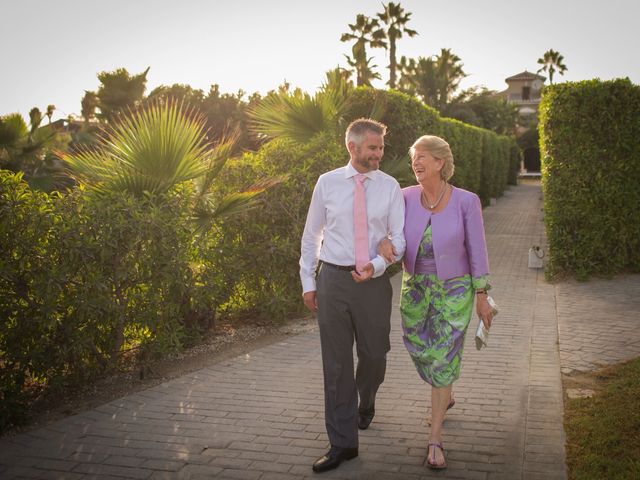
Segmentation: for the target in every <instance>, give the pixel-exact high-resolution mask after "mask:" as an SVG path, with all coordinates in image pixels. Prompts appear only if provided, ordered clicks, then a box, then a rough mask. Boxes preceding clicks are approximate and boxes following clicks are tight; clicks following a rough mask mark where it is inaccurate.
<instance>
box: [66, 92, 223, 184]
mask: <svg viewBox="0 0 640 480" xmlns="http://www.w3.org/2000/svg"><path fill="white" fill-rule="evenodd" d="M208 152H209V145H208V144H207V143H206V142H205V141H204V120H203V119H202V117H199V116H197V115H194V114H193V113H192V112H191V111H189V110H184V109H183V108H182V107H181V106H179V105H178V104H176V103H172V102H169V103H164V104H159V103H155V104H151V106H149V107H148V108H147V109H144V110H139V111H135V112H130V113H129V114H128V115H126V116H123V117H122V120H121V121H120V122H118V123H116V124H114V125H112V126H110V127H109V128H108V130H105V131H104V132H102V134H101V135H100V137H99V144H98V147H97V148H95V149H92V150H86V149H84V150H80V151H79V152H78V153H71V154H63V159H64V160H65V161H66V162H67V163H68V164H69V165H70V167H71V168H72V170H73V171H74V172H75V173H76V174H77V175H78V177H79V178H80V179H81V180H83V181H84V182H85V183H87V184H88V185H90V186H94V185H95V186H98V185H99V186H100V188H104V189H111V190H116V191H122V190H126V191H129V192H131V193H133V194H135V195H137V196H140V195H142V194H143V192H145V191H146V192H150V193H161V192H165V191H167V190H168V189H170V188H171V187H173V186H174V185H176V184H178V183H181V182H184V181H186V180H192V179H195V178H198V177H200V176H202V175H204V174H205V173H206V172H207V169H208V168H209V167H210V165H209V163H208V162H207V158H208Z"/></svg>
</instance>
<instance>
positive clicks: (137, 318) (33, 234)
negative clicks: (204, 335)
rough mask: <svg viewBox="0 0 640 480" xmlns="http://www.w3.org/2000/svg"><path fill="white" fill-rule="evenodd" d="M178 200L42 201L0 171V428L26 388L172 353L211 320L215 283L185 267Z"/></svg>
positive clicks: (186, 229)
mask: <svg viewBox="0 0 640 480" xmlns="http://www.w3.org/2000/svg"><path fill="white" fill-rule="evenodd" d="M183 188H187V187H183ZM189 197H190V195H185V194H183V192H181V191H180V188H179V189H177V190H175V191H173V192H172V193H170V194H168V195H167V196H166V197H165V198H163V199H162V202H161V203H158V204H156V203H154V202H153V201H151V200H150V199H149V198H143V199H136V198H134V197H133V196H131V195H127V194H123V193H118V194H104V195H101V194H95V193H93V194H91V193H89V192H86V191H84V190H82V189H76V190H75V191H74V192H72V193H71V194H69V195H67V196H64V197H63V196H59V195H50V196H49V195H47V194H44V193H39V192H36V191H32V190H30V189H29V187H28V186H27V184H26V183H25V182H24V181H22V178H21V176H20V175H14V174H10V173H9V172H6V171H3V172H0V218H1V221H0V249H1V250H2V252H3V257H2V260H1V262H0V316H1V318H0V364H1V365H2V369H1V371H0V372H1V373H0V390H1V392H2V400H3V401H2V408H0V429H2V428H3V427H4V426H6V425H8V424H9V423H16V422H19V421H21V420H22V418H21V414H22V406H23V404H24V401H25V400H26V397H25V395H26V392H27V391H32V392H34V391H38V390H41V389H43V388H49V389H51V388H56V387H63V386H65V385H68V384H70V383H77V382H80V381H84V380H86V379H88V378H91V377H92V376H93V375H94V374H96V373H98V372H102V371H104V370H105V369H109V368H113V367H115V366H116V365H117V364H118V362H119V361H120V360H121V358H122V355H123V354H125V353H126V352H127V351H129V350H131V349H133V348H135V349H138V350H139V351H144V352H147V353H150V354H153V353H154V352H163V353H166V352H168V351H172V350H177V349H180V348H181V347H182V346H183V344H184V342H185V341H189V339H190V338H192V337H194V336H196V335H197V334H198V331H199V327H200V326H201V325H200V324H199V323H197V322H196V320H200V319H201V318H202V317H208V318H210V317H212V316H213V314H214V311H213V309H214V308H215V307H214V306H215V305H216V303H218V302H219V301H220V299H217V298H215V295H216V294H220V291H217V290H216V288H215V287H216V285H220V284H222V283H223V281H222V280H221V279H220V278H218V279H217V281H213V279H214V278H215V275H213V274H212V273H211V272H208V271H207V268H206V267H207V266H208V265H210V264H208V263H207V261H206V260H200V261H199V262H195V260H197V259H198V255H199V254H200V253H201V251H202V250H204V249H205V248H204V247H202V246H198V244H197V242H195V239H196V237H195V235H194V232H193V225H194V224H193V223H192V222H191V220H190V218H189V212H190V207H189V205H188V204H187V199H188V198H189ZM211 238H213V237H211ZM206 241H207V240H206V237H205V239H203V240H201V242H203V243H206ZM211 242H212V240H209V243H211ZM213 251H216V250H215V249H214V250H213ZM220 256H221V255H220ZM218 260H219V257H215V258H214V261H215V263H218ZM195 264H203V265H204V267H201V268H200V269H196V268H194V267H193V265H195ZM216 268H217V265H216ZM203 278H204V279H206V280H207V281H210V283H209V284H207V285H204V284H202V283H198V281H200V282H202V280H203ZM190 321H191V322H190ZM27 386H28V387H29V388H28V389H27V388H26V387H27Z"/></svg>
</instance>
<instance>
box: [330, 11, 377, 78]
mask: <svg viewBox="0 0 640 480" xmlns="http://www.w3.org/2000/svg"><path fill="white" fill-rule="evenodd" d="M349 29H350V30H351V32H347V33H343V34H342V36H341V37H340V41H341V42H349V41H351V40H355V43H354V44H353V47H351V54H352V59H351V60H349V57H347V60H348V61H349V65H351V66H352V67H354V68H355V70H356V77H357V80H356V84H357V85H358V86H359V87H360V86H363V85H366V83H364V82H366V81H367V79H371V78H376V77H375V74H374V76H373V77H372V72H371V70H370V67H368V64H369V61H370V60H371V59H370V58H367V45H369V46H371V48H387V44H386V42H385V41H384V39H385V36H386V34H385V32H384V30H382V29H381V28H380V24H379V23H378V20H376V19H375V18H369V17H367V16H366V15H363V14H358V15H357V16H356V23H353V24H351V23H350V24H349ZM367 69H369V71H368V72H367Z"/></svg>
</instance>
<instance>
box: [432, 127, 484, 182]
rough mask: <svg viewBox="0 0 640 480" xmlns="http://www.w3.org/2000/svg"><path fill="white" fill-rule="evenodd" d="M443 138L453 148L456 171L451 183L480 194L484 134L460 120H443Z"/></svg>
mask: <svg viewBox="0 0 640 480" xmlns="http://www.w3.org/2000/svg"><path fill="white" fill-rule="evenodd" d="M441 126H442V138H444V139H445V140H446V141H447V142H448V143H449V146H450V147H451V153H453V158H454V163H455V171H454V174H453V178H452V179H451V183H453V184H454V185H455V186H457V187H460V188H464V189H465V190H470V191H472V192H476V193H478V192H479V191H480V178H481V174H482V132H483V130H481V129H479V128H477V127H471V126H469V125H466V124H464V123H462V122H461V121H459V120H454V119H452V118H443V119H442V120H441Z"/></svg>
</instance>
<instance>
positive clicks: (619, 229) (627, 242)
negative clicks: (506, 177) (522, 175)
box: [539, 79, 640, 279]
mask: <svg viewBox="0 0 640 480" xmlns="http://www.w3.org/2000/svg"><path fill="white" fill-rule="evenodd" d="M539 128H540V153H541V157H542V187H543V192H544V209H545V223H546V229H547V237H548V242H549V248H550V252H549V253H550V257H549V268H548V269H547V271H548V274H549V275H550V276H554V275H557V274H561V273H563V274H569V275H575V276H576V277H577V278H579V279H584V278H586V277H588V276H589V275H592V274H607V275H608V274H614V273H618V272H623V271H634V272H637V271H640V208H639V206H640V141H639V139H640V87H639V86H638V85H633V84H632V83H631V82H630V81H629V80H628V79H624V80H623V79H619V80H612V81H605V82H603V81H600V80H589V81H583V82H577V83H564V84H559V85H553V86H551V87H549V88H547V89H545V92H544V95H543V98H542V101H541V103H540V127H539Z"/></svg>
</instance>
